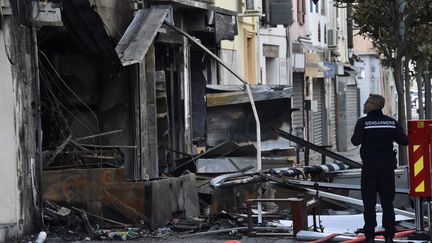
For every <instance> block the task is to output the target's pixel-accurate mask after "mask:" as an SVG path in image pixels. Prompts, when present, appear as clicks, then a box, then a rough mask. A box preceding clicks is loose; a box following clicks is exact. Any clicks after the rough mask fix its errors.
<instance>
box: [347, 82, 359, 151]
mask: <svg viewBox="0 0 432 243" xmlns="http://www.w3.org/2000/svg"><path fill="white" fill-rule="evenodd" d="M358 99H359V97H358V91H357V85H347V86H346V123H347V124H346V125H347V137H348V139H351V136H352V135H353V133H354V127H355V124H356V123H357V120H358V118H359V117H358V107H359V105H358ZM353 147H354V145H352V143H351V142H348V150H349V149H351V148H353Z"/></svg>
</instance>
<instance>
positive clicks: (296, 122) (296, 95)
mask: <svg viewBox="0 0 432 243" xmlns="http://www.w3.org/2000/svg"><path fill="white" fill-rule="evenodd" d="M303 84H304V80H303V75H302V74H300V73H294V74H293V97H292V108H293V109H300V110H295V111H293V113H292V127H293V128H303V127H304V112H303V99H304V98H303Z"/></svg>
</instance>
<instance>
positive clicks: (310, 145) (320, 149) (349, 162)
mask: <svg viewBox="0 0 432 243" xmlns="http://www.w3.org/2000/svg"><path fill="white" fill-rule="evenodd" d="M273 131H274V132H276V133H277V134H279V136H281V137H283V138H285V139H288V140H290V141H292V142H294V143H296V144H298V145H301V146H303V147H306V148H308V149H312V150H313V151H315V152H318V153H320V154H323V155H325V156H327V157H330V158H332V159H335V160H337V161H340V162H342V163H344V164H346V165H349V166H351V167H352V168H361V167H362V164H360V163H359V162H356V161H354V160H351V159H349V158H347V157H345V156H342V155H340V154H337V153H335V152H332V151H330V150H327V149H325V148H323V147H322V146H318V145H315V144H313V143H310V142H308V141H306V140H303V139H301V138H299V137H297V136H294V135H292V134H289V133H287V132H285V131H283V130H280V129H273Z"/></svg>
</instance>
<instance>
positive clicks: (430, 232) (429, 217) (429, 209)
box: [427, 201, 432, 242]
mask: <svg viewBox="0 0 432 243" xmlns="http://www.w3.org/2000/svg"><path fill="white" fill-rule="evenodd" d="M427 205H428V228H429V241H430V242H432V230H431V228H430V227H431V224H432V220H431V201H428V202H427Z"/></svg>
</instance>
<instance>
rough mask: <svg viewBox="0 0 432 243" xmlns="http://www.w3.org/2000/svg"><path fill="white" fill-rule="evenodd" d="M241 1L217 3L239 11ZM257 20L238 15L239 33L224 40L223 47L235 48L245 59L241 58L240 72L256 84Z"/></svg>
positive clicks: (221, 0) (227, 0)
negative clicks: (232, 39)
mask: <svg viewBox="0 0 432 243" xmlns="http://www.w3.org/2000/svg"><path fill="white" fill-rule="evenodd" d="M239 2H240V1H237V0H216V1H215V5H216V6H218V7H221V8H224V9H228V10H231V11H236V12H238V11H239V9H240V6H238V4H239ZM241 3H242V4H241V5H242V6H241V9H242V11H241V12H240V13H239V14H241V13H242V12H244V10H245V0H242V1H241ZM256 21H257V17H241V16H237V30H238V35H237V36H236V37H235V38H234V41H222V42H221V48H222V49H225V50H235V51H236V52H238V54H239V56H240V57H241V58H242V59H243V60H240V64H241V65H239V67H240V70H237V71H238V72H240V73H241V74H242V75H243V77H244V78H245V79H246V81H248V82H249V83H251V84H256V73H257V71H256V63H257V51H256V48H257V47H256Z"/></svg>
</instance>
